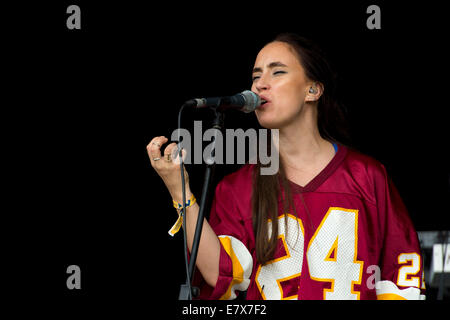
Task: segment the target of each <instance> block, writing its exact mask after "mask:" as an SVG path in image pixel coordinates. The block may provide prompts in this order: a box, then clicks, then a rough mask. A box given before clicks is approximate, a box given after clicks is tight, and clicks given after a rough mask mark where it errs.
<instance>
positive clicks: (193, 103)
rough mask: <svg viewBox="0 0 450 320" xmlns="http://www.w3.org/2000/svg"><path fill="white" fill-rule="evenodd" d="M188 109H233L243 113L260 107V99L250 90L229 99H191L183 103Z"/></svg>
mask: <svg viewBox="0 0 450 320" xmlns="http://www.w3.org/2000/svg"><path fill="white" fill-rule="evenodd" d="M185 105H187V106H188V107H194V108H196V109H200V108H218V109H219V110H227V109H235V110H239V111H242V112H245V113H249V112H252V111H255V109H256V108H258V107H259V106H260V105H261V98H260V97H259V96H258V95H257V94H256V93H254V92H253V91H250V90H245V91H242V92H241V93H238V94H235V95H234V96H229V97H214V98H200V99H191V100H188V101H186V102H185Z"/></svg>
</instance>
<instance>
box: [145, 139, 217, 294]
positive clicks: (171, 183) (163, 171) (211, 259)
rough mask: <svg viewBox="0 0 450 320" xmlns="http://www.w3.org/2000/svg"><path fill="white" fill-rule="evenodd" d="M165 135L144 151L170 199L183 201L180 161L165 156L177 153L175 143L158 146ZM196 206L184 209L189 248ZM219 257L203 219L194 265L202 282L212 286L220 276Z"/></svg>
mask: <svg viewBox="0 0 450 320" xmlns="http://www.w3.org/2000/svg"><path fill="white" fill-rule="evenodd" d="M167 141H168V139H167V138H166V137H155V138H153V139H152V141H150V143H149V144H148V145H147V152H148V155H149V157H150V162H151V165H152V167H153V168H154V169H155V171H156V172H157V173H158V175H159V176H160V177H161V178H162V180H163V181H164V184H165V185H166V187H167V189H168V191H169V193H170V195H171V196H172V199H173V200H175V201H177V202H179V203H182V202H183V200H182V199H183V198H182V193H181V190H182V189H181V179H180V175H181V174H180V163H179V162H178V161H176V158H175V157H173V159H171V161H168V160H167V155H169V154H171V155H174V151H175V152H176V147H177V145H176V143H171V144H169V145H168V146H167V147H166V148H165V150H164V155H161V151H160V148H161V146H162V145H163V144H164V143H166V142H167ZM184 173H185V182H186V196H187V198H188V199H189V197H190V196H191V195H192V193H191V191H190V188H189V176H188V174H187V171H186V169H184ZM198 211H199V206H198V204H197V203H195V204H194V205H192V206H191V207H189V208H187V209H186V234H187V242H188V247H189V250H191V249H192V243H193V239H194V233H195V228H196V224H197V217H198ZM219 256H220V242H219V238H218V237H217V235H216V234H215V233H214V231H213V229H212V228H211V226H210V225H209V223H208V222H207V221H206V219H205V220H204V222H203V229H202V234H201V237H200V244H199V249H198V254H197V267H198V269H199V270H200V272H201V273H202V276H203V277H204V279H205V281H206V282H207V283H208V284H209V285H210V286H212V287H215V285H216V282H217V278H218V276H219Z"/></svg>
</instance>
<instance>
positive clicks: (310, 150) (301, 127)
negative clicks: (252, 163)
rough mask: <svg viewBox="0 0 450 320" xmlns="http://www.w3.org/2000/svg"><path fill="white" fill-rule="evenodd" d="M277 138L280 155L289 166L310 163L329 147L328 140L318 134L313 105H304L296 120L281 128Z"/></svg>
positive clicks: (315, 109) (315, 112)
mask: <svg viewBox="0 0 450 320" xmlns="http://www.w3.org/2000/svg"><path fill="white" fill-rule="evenodd" d="M305 107H306V106H305ZM279 139H280V140H279V143H280V144H279V146H280V155H281V157H282V159H283V162H285V163H286V165H288V166H291V167H292V166H295V167H298V166H300V167H302V166H305V165H309V164H312V163H314V162H315V161H317V159H318V158H319V157H320V156H322V155H323V153H324V151H326V150H327V148H329V142H328V141H326V140H325V139H323V138H322V137H321V136H320V133H319V129H318V127H317V108H315V107H313V106H308V107H306V108H305V109H304V110H303V112H302V113H301V114H300V115H299V117H298V119H297V120H296V121H293V122H292V123H290V124H289V125H287V126H285V127H283V128H281V129H280V131H279Z"/></svg>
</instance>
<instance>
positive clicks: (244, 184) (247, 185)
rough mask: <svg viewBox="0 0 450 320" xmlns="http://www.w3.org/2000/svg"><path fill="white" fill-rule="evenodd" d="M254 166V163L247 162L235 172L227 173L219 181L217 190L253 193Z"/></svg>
mask: <svg viewBox="0 0 450 320" xmlns="http://www.w3.org/2000/svg"><path fill="white" fill-rule="evenodd" d="M254 167H255V165H254V164H245V165H243V166H242V167H240V168H239V169H238V170H236V171H235V172H233V173H230V174H228V175H226V176H225V177H224V178H223V179H222V180H221V181H220V182H219V183H218V185H217V187H216V192H217V191H220V192H224V191H227V192H233V193H242V192H244V193H246V192H250V193H251V189H252V182H253V172H254Z"/></svg>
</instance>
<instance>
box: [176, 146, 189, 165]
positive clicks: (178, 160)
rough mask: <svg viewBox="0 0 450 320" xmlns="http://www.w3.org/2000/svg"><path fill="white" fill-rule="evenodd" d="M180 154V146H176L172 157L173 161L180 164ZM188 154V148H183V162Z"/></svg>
mask: <svg viewBox="0 0 450 320" xmlns="http://www.w3.org/2000/svg"><path fill="white" fill-rule="evenodd" d="M179 155H180V154H179V152H178V148H175V149H174V150H173V153H172V159H173V162H174V163H176V164H180V157H179ZM186 155H187V151H186V149H182V150H181V158H182V160H183V162H185V160H186Z"/></svg>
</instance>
